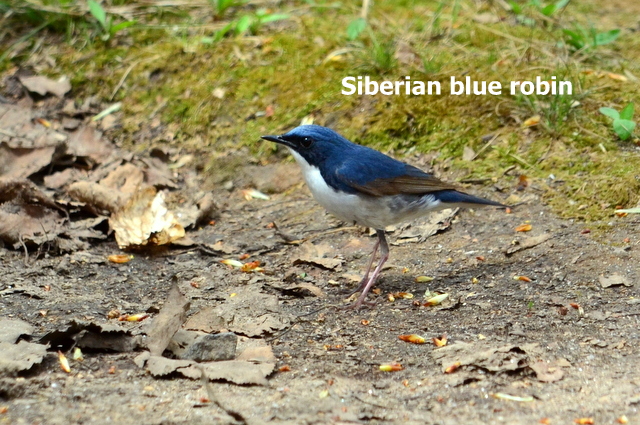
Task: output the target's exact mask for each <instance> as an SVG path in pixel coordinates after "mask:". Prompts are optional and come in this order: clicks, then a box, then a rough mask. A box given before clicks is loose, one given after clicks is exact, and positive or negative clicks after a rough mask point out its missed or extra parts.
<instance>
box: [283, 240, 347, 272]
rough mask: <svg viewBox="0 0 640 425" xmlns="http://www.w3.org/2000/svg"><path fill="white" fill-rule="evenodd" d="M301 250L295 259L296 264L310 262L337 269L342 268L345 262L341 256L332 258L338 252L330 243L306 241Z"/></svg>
mask: <svg viewBox="0 0 640 425" xmlns="http://www.w3.org/2000/svg"><path fill="white" fill-rule="evenodd" d="M300 251H301V252H300V254H298V257H297V258H296V259H295V260H293V264H294V265H298V264H310V265H313V266H317V267H322V268H324V269H328V270H335V269H338V268H340V266H342V263H343V262H344V260H343V259H340V258H331V257H335V256H336V255H337V253H336V252H335V250H334V249H333V247H331V246H329V245H328V244H317V245H314V244H313V243H311V242H305V243H303V244H302V245H301V246H300Z"/></svg>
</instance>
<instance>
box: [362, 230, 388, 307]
mask: <svg viewBox="0 0 640 425" xmlns="http://www.w3.org/2000/svg"><path fill="white" fill-rule="evenodd" d="M376 233H377V234H378V241H379V242H380V244H379V245H380V261H379V262H378V265H377V266H376V269H375V270H374V271H373V274H372V275H371V278H370V279H369V281H368V282H367V284H366V285H365V287H364V289H363V290H362V294H360V296H359V297H358V300H357V301H356V303H355V304H354V305H353V308H354V309H356V310H357V309H358V308H360V307H361V306H362V304H365V298H366V297H367V294H368V293H369V290H370V289H371V287H373V284H374V283H376V280H377V279H378V275H379V274H380V271H381V270H382V266H383V265H384V263H385V262H386V261H387V259H389V245H388V244H387V239H386V238H385V237H384V230H377V229H376Z"/></svg>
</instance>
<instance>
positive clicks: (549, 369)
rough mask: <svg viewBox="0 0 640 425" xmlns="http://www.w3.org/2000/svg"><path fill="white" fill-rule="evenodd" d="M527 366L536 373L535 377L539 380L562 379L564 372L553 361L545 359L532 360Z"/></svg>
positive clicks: (552, 380)
mask: <svg viewBox="0 0 640 425" xmlns="http://www.w3.org/2000/svg"><path fill="white" fill-rule="evenodd" d="M529 367H530V368H531V369H532V370H533V371H534V372H535V373H536V378H538V380H539V381H541V382H555V381H559V380H561V379H562V377H563V376H564V372H563V371H562V369H561V368H560V366H558V365H556V364H555V363H547V362H545V361H537V362H533V363H531V364H530V365H529Z"/></svg>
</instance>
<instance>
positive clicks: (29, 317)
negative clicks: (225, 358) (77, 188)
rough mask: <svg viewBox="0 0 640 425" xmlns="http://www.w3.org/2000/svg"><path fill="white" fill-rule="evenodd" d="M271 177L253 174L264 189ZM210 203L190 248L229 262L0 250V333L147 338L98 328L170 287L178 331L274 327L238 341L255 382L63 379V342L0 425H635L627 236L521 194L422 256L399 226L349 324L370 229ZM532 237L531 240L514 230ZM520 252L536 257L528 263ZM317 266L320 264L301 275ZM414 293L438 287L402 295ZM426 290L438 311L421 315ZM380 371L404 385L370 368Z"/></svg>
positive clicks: (262, 205)
mask: <svg viewBox="0 0 640 425" xmlns="http://www.w3.org/2000/svg"><path fill="white" fill-rule="evenodd" d="M282 167H284V169H285V170H292V169H294V168H291V167H295V166H294V165H293V164H285V165H283V166H282ZM272 172H273V169H271V168H270V169H267V168H265V169H264V173H265V174H264V175H263V177H264V176H266V178H269V176H270V174H269V173H272ZM443 177H445V178H446V177H447V176H446V175H445V176H443ZM468 190H469V191H470V192H472V193H476V194H479V195H484V196H487V197H490V198H492V199H497V200H504V199H505V198H506V196H507V195H508V193H498V192H496V191H491V189H490V188H482V187H480V186H472V187H470V188H469V189H468ZM214 198H215V201H216V204H217V205H218V211H217V214H216V220H215V224H213V225H208V226H205V227H203V228H201V229H199V230H197V231H193V232H189V233H188V236H189V237H191V238H192V239H193V240H194V241H196V242H199V243H208V244H215V243H218V244H219V245H218V246H225V247H226V248H225V249H226V254H225V253H221V252H220V251H219V250H218V251H211V250H209V251H205V250H200V249H195V248H193V247H187V248H180V247H174V248H172V249H168V250H165V251H160V252H158V253H155V254H153V255H151V254H144V253H139V254H135V257H134V259H133V260H132V261H130V262H128V263H126V264H113V263H110V262H108V261H107V260H106V258H107V256H108V255H110V254H115V253H119V250H118V247H117V245H116V244H115V242H114V241H113V240H110V241H107V242H99V243H95V244H93V245H92V246H91V248H90V249H88V250H86V251H79V252H75V253H72V254H66V255H62V256H55V255H45V256H44V258H41V259H35V256H34V253H31V256H30V257H29V258H25V255H24V253H23V252H21V251H13V250H8V249H4V248H3V249H1V250H0V297H1V298H2V302H1V303H0V318H3V319H12V320H13V319H21V320H24V321H26V322H28V323H30V324H31V325H33V326H34V327H35V329H34V330H33V332H32V335H31V336H29V337H26V339H28V340H30V341H31V342H39V341H40V342H42V340H41V338H42V337H43V336H45V335H49V337H48V338H49V339H48V341H60V340H63V341H64V338H62V339H60V338H58V339H56V338H54V337H52V336H51V335H52V334H51V333H52V332H54V333H55V332H56V331H59V332H63V331H64V330H65V329H67V327H68V326H69V323H71V322H72V321H74V320H75V321H79V322H92V323H94V324H98V325H104V324H106V323H111V324H112V325H116V326H121V327H123V329H125V328H126V329H128V330H130V331H131V332H133V333H138V334H141V332H143V331H144V326H145V325H144V323H145V322H141V323H129V322H118V321H117V320H115V319H108V318H107V315H108V313H109V311H111V310H114V309H117V310H119V311H120V312H126V313H143V312H148V313H149V314H150V315H151V319H153V318H154V317H155V316H156V315H157V312H158V310H159V309H160V308H161V307H162V305H163V303H164V300H165V298H166V296H167V293H168V292H169V289H170V287H171V284H172V282H173V281H176V282H177V283H178V286H179V288H180V290H181V292H182V293H183V294H185V297H186V298H187V299H188V300H189V301H190V309H189V311H188V313H187V315H188V317H189V319H192V318H193V317H194V315H196V314H198V313H199V312H202V311H203V310H205V309H206V308H211V307H218V306H224V305H228V304H229V303H230V302H231V301H232V300H234V301H233V302H235V303H236V304H234V305H235V307H234V308H235V309H236V310H235V311H236V313H237V316H236V317H234V318H232V319H231V321H229V322H227V324H228V323H231V322H233V321H234V320H235V322H238V321H239V320H240V318H241V316H242V315H247V316H248V320H249V321H250V322H251V321H255V322H256V323H258V322H262V321H263V319H264V317H265V315H267V316H269V318H268V320H270V322H269V323H271V324H270V325H269V326H264V327H262V328H260V329H261V330H258V331H256V332H249V331H247V332H246V334H251V336H252V338H248V337H247V336H246V334H245V335H242V331H238V330H236V331H235V332H236V334H239V337H240V340H241V341H243V340H249V339H262V340H263V341H264V342H266V343H268V344H269V345H271V347H272V348H273V351H274V353H275V358H276V360H277V362H276V365H275V368H274V371H273V372H272V373H271V374H269V375H268V380H267V381H266V382H265V383H264V384H263V385H260V384H256V385H236V384H233V383H229V382H226V381H225V380H217V381H214V382H212V383H211V384H205V383H204V382H203V381H201V380H198V379H195V380H194V379H188V378H185V377H182V376H180V375H178V374H175V373H174V374H170V375H167V376H166V377H164V378H155V377H153V376H152V375H151V374H150V373H149V372H148V371H146V370H145V369H144V368H140V367H138V366H137V365H136V364H135V363H134V358H136V356H138V355H139V354H140V350H141V349H135V350H133V351H131V350H129V351H127V350H120V351H113V350H100V349H93V350H92V349H88V348H83V353H84V361H83V362H79V361H71V372H70V373H65V372H63V371H62V370H61V369H60V367H59V364H58V357H57V354H56V351H57V350H58V349H61V350H63V351H64V350H70V349H71V348H72V345H73V343H72V342H69V341H67V342H66V343H64V342H63V343H59V344H60V346H56V345H55V343H53V344H52V345H51V347H50V349H49V354H47V355H46V356H45V358H44V361H43V362H42V364H39V365H36V366H34V367H33V368H31V369H30V370H29V371H28V372H22V373H19V374H15V375H13V376H7V375H5V376H4V377H2V378H1V380H0V407H3V408H6V409H3V410H5V413H3V414H0V423H15V424H69V423H82V424H101V423H129V424H131V423H139V424H199V423H203V424H204V423H247V424H259V423H267V422H272V423H291V424H311V423H416V424H418V423H429V424H432V423H433V424H462V423H464V424H475V423H478V424H484V423H505V424H518V423H523V424H524V423H527V424H531V423H550V424H569V423H574V421H577V420H582V421H587V422H582V423H591V422H588V420H589V419H592V420H593V423H596V424H611V423H618V421H620V423H624V420H625V418H624V417H626V419H627V420H628V421H629V422H628V423H636V421H638V420H639V419H640V415H638V408H639V407H640V372H639V370H638V367H637V365H638V363H639V361H640V350H639V349H638V346H639V338H638V333H637V329H638V323H639V320H640V302H639V300H640V296H639V293H638V285H637V284H636V282H637V280H638V278H639V277H640V276H638V271H637V264H638V260H639V255H638V252H639V251H638V241H640V234H639V232H638V230H637V229H638V227H637V224H638V222H637V219H634V218H633V217H631V216H629V217H624V218H612V220H611V222H610V223H601V224H598V225H594V228H593V230H592V231H590V229H589V228H588V227H589V226H587V225H585V224H584V223H574V222H570V221H563V220H560V219H557V218H556V217H554V216H552V215H550V214H549V213H548V211H547V210H546V209H545V207H544V206H543V204H542V202H540V200H539V199H538V198H537V196H536V192H535V191H534V190H531V191H530V193H526V194H525V196H523V199H525V203H524V204H523V205H521V206H519V207H517V208H516V209H515V210H514V211H513V212H512V213H511V214H507V213H505V212H504V211H497V210H490V209H484V210H476V211H470V210H467V211H461V212H459V213H458V214H457V215H456V216H455V218H454V219H453V220H452V221H451V223H450V226H449V227H447V228H446V229H444V230H443V231H441V232H439V233H437V234H435V235H433V236H431V237H429V238H427V239H426V240H425V241H424V242H418V238H415V237H414V238H408V239H407V238H406V237H405V236H407V235H409V236H411V234H410V231H411V230H412V229H418V230H419V229H420V226H419V224H420V223H414V224H413V227H408V228H403V227H398V228H397V229H392V230H394V231H392V232H390V242H391V244H392V246H391V259H390V261H389V267H387V268H386V269H385V270H384V273H383V277H382V279H381V280H380V281H379V283H378V285H377V287H378V288H380V289H381V292H380V293H379V295H373V294H372V295H371V297H372V299H374V300H375V301H376V303H377V305H376V306H375V307H374V308H372V309H364V310H360V311H352V310H345V309H342V308H341V307H342V306H344V305H346V304H345V301H344V300H345V298H346V296H345V292H348V290H349V289H350V288H353V287H354V286H355V285H356V283H357V282H355V280H356V279H357V278H358V275H360V274H361V273H362V272H363V270H364V267H365V265H366V260H367V256H368V255H369V250H370V248H371V246H372V245H373V242H374V238H373V237H370V236H369V234H368V233H366V232H365V231H364V229H359V228H353V227H348V224H344V223H340V222H338V221H337V220H336V219H334V218H333V217H331V216H330V215H328V214H327V213H325V212H324V211H323V210H322V209H321V208H320V207H319V206H317V205H316V204H315V203H314V201H313V200H312V199H311V197H310V194H309V192H308V190H307V189H306V187H304V186H301V185H297V186H294V187H293V189H290V190H288V191H285V192H283V193H277V194H274V195H272V196H271V199H269V200H259V199H252V200H250V201H246V200H245V199H244V198H243V196H242V193H241V191H240V190H239V189H232V190H226V189H219V190H215V191H214ZM272 222H275V223H276V224H277V226H278V229H279V230H276V229H274V228H273V226H272V225H270V223H272ZM527 222H529V223H530V224H531V226H532V230H531V231H530V232H527V233H522V232H516V231H515V230H514V229H515V228H516V227H517V226H519V225H522V224H525V223H527ZM442 227H446V225H443V226H442ZM407 232H409V233H407ZM543 235H547V236H548V239H546V240H544V239H545V237H544V236H543ZM534 238H536V239H534ZM291 240H293V241H294V242H293V243H292V242H291ZM302 240H305V242H304V243H301V241H302ZM531 240H534V241H535V243H537V245H535V243H532V244H531V245H535V246H532V247H530V248H527V241H531ZM220 241H222V242H220ZM509 250H510V251H509ZM514 251H515V252H514ZM243 253H247V254H251V256H250V257H249V259H250V260H258V261H260V262H261V263H262V267H264V269H265V272H264V273H242V272H240V271H239V270H238V269H232V268H229V267H227V266H225V265H224V264H221V263H220V260H221V259H223V258H238V256H239V255H241V254H243ZM313 256H315V257H317V258H319V259H316V260H313V259H311V260H309V258H310V257H313ZM294 263H295V264H294ZM417 276H430V277H433V278H434V279H433V280H432V281H428V282H416V277H417ZM514 276H526V277H528V278H530V281H527V279H525V280H516V279H514ZM419 280H425V279H419ZM426 280H428V279H426ZM612 282H613V283H615V284H614V285H612V286H608V287H605V286H607V285H608V283H612ZM621 283H622V284H621ZM426 291H430V292H431V293H432V295H433V293H447V294H449V298H448V299H447V300H445V301H444V302H443V303H442V304H440V305H436V306H431V307H424V306H422V305H420V304H421V303H423V302H424V299H423V295H424V293H425V292H426ZM397 292H408V293H411V294H413V298H412V299H404V298H401V295H398V294H396V299H395V301H389V297H388V294H389V293H397ZM234 294H235V295H234ZM263 294H264V296H265V297H269V299H274V297H275V299H277V302H275V303H274V304H269V305H270V306H271V307H268V308H267V311H266V312H265V311H262V313H252V312H255V311H259V310H260V308H263V307H264V306H260V305H255V304H260V302H261V301H260V299H261V298H256V296H257V295H260V296H262V295H263ZM427 297H430V295H427ZM265 299H266V298H265ZM415 301H420V302H418V303H415ZM415 304H418V305H415ZM252 309H254V310H252ZM252 314H257V316H255V317H252ZM147 320H150V319H147ZM189 323H190V322H189V321H187V325H188V324H189ZM185 327H188V326H186V325H185ZM196 328H197V326H196ZM231 329H233V327H232V326H231ZM407 334H417V335H421V336H423V337H425V338H426V343H425V344H420V345H419V344H411V343H407V342H404V341H402V340H400V339H399V338H398V336H400V335H407ZM443 334H446V335H447V337H448V345H447V346H445V347H441V348H437V347H436V346H435V345H434V344H433V343H432V342H431V339H432V338H440V337H441V336H442V335H443ZM54 335H55V334H54ZM58 336H59V334H58ZM45 339H46V338H45ZM67 355H68V356H69V357H70V356H71V351H69V352H68V353H67ZM391 362H397V363H399V364H401V365H402V367H403V368H404V369H403V370H401V371H396V372H383V371H381V370H380V365H382V364H389V363H391ZM458 364H459V367H458V368H457V369H456V368H455V365H458ZM452 369H455V370H452ZM446 372H449V373H446ZM508 396H515V397H520V399H513V400H512V399H510V398H509V397H508ZM212 399H217V401H218V404H216V403H214V402H212ZM623 416H624V417H623Z"/></svg>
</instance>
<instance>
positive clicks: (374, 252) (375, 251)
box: [349, 238, 380, 296]
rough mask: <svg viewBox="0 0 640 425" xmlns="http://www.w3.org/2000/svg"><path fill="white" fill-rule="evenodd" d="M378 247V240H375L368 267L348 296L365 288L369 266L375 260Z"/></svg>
mask: <svg viewBox="0 0 640 425" xmlns="http://www.w3.org/2000/svg"><path fill="white" fill-rule="evenodd" d="M379 246H380V238H378V239H376V243H375V245H373V252H372V253H371V259H370V260H369V265H368V266H367V271H366V272H365V273H364V276H363V277H362V280H361V281H360V283H359V284H358V287H357V288H356V289H355V290H354V291H353V292H351V293H349V296H351V295H353V294H355V293H356V292H360V291H362V290H363V289H364V287H365V286H367V282H368V280H369V272H370V271H371V266H372V265H373V260H375V258H376V253H377V252H378V247H379Z"/></svg>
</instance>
